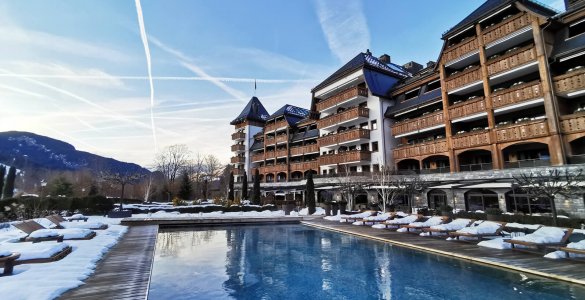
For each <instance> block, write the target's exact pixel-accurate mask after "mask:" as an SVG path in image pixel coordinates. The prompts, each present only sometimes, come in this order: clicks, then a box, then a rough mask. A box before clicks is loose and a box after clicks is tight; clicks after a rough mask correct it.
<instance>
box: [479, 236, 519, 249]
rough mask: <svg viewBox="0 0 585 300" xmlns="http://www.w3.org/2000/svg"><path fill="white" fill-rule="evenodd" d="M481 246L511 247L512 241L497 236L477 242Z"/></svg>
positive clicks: (494, 247) (493, 247)
mask: <svg viewBox="0 0 585 300" xmlns="http://www.w3.org/2000/svg"><path fill="white" fill-rule="evenodd" d="M477 245H478V246H480V247H486V248H492V249H511V248H512V245H510V243H506V242H504V239H503V238H495V239H491V240H487V241H482V242H479V243H478V244H477Z"/></svg>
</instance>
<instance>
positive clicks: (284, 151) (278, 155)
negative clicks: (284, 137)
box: [276, 149, 288, 158]
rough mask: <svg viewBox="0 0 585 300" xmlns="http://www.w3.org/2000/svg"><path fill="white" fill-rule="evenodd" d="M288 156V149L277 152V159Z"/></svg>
mask: <svg viewBox="0 0 585 300" xmlns="http://www.w3.org/2000/svg"><path fill="white" fill-rule="evenodd" d="M287 156H288V150H287V149H282V150H276V157H277V158H278V157H287Z"/></svg>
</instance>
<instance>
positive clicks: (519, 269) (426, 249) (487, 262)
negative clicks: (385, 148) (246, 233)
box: [301, 221, 585, 285]
mask: <svg viewBox="0 0 585 300" xmlns="http://www.w3.org/2000/svg"><path fill="white" fill-rule="evenodd" d="M301 224H303V225H306V226H310V227H314V228H319V229H323V230H329V231H334V232H340V233H344V234H349V235H355V236H359V237H362V238H366V239H370V240H376V241H380V242H385V243H389V244H392V245H396V246H399V247H403V248H407V249H412V250H417V251H421V252H426V253H433V254H438V255H441V256H445V257H450V258H456V259H460V260H464V261H470V262H473V263H478V264H482V265H488V266H492V267H497V268H502V269H506V270H513V271H517V272H524V273H527V274H532V275H537V276H540V277H545V278H550V279H555V280H560V281H565V282H570V283H574V284H579V285H585V280H580V279H577V278H571V277H568V276H563V275H557V274H551V273H546V272H542V271H538V270H533V269H528V268H524V267H519V266H513V265H508V264H503V263H498V262H495V261H490V260H486V259H482V258H477V257H472V256H467V255H463V254H459V253H455V252H448V251H443V250H438V249H433V248H429V247H423V246H418V245H413V244H409V243H404V242H399V241H395V240H391V239H387V238H382V237H376V236H372V235H368V234H363V233H359V232H355V231H350V230H344V229H341V228H334V227H330V226H326V225H323V224H316V223H313V222H307V221H302V222H301ZM372 230H378V229H372ZM404 234H407V233H404ZM577 263H579V262H577Z"/></svg>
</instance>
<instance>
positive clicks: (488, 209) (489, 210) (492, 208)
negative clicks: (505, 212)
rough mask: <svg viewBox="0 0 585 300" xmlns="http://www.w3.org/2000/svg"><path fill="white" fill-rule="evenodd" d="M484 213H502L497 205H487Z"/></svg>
mask: <svg viewBox="0 0 585 300" xmlns="http://www.w3.org/2000/svg"><path fill="white" fill-rule="evenodd" d="M485 213H486V214H488V215H496V216H498V215H501V214H502V210H501V209H499V208H497V207H489V208H487V209H486V210H485Z"/></svg>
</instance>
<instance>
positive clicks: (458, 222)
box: [431, 219, 471, 230]
mask: <svg viewBox="0 0 585 300" xmlns="http://www.w3.org/2000/svg"><path fill="white" fill-rule="evenodd" d="M469 222H471V220H470V219H455V220H453V221H451V222H449V223H447V224H440V225H434V226H431V228H432V229H438V230H459V229H463V228H465V227H467V225H468V224H469Z"/></svg>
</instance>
